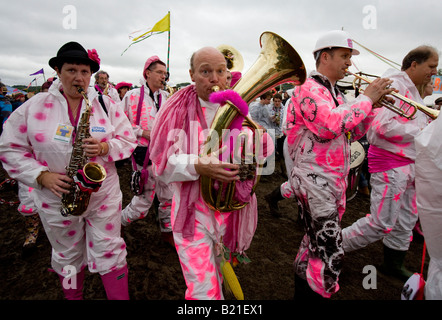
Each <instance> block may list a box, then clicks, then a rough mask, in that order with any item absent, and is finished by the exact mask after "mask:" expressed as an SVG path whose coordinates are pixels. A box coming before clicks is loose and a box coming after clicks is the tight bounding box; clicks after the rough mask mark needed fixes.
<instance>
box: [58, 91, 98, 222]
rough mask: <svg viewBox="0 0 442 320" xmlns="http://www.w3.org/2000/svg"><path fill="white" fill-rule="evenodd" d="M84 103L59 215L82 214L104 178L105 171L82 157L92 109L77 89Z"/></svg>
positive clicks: (84, 96)
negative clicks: (67, 191) (68, 184)
mask: <svg viewBox="0 0 442 320" xmlns="http://www.w3.org/2000/svg"><path fill="white" fill-rule="evenodd" d="M77 90H78V92H79V93H80V94H81V95H82V96H83V99H84V101H85V103H86V110H85V111H84V112H83V114H82V115H81V118H80V121H79V123H78V128H77V130H78V131H77V134H76V137H75V141H74V146H73V149H72V154H71V158H70V161H69V164H68V166H67V167H66V175H67V176H68V177H69V178H71V179H73V182H72V183H71V188H70V192H69V193H64V194H63V196H62V198H61V209H60V212H61V215H62V216H64V217H67V216H69V215H73V216H79V215H81V214H83V213H84V212H85V211H86V209H87V207H88V205H89V199H90V197H91V194H92V192H96V191H98V189H99V188H100V186H101V182H102V181H103V180H104V179H105V178H106V170H105V169H104V167H103V166H102V165H100V164H98V163H96V162H87V160H88V158H87V157H86V156H85V155H84V152H83V148H82V147H81V145H82V144H83V142H82V140H83V139H85V138H89V137H90V136H91V135H90V132H89V118H90V116H91V115H92V107H91V104H90V102H89V99H88V97H87V95H86V93H85V91H84V90H83V88H82V87H77Z"/></svg>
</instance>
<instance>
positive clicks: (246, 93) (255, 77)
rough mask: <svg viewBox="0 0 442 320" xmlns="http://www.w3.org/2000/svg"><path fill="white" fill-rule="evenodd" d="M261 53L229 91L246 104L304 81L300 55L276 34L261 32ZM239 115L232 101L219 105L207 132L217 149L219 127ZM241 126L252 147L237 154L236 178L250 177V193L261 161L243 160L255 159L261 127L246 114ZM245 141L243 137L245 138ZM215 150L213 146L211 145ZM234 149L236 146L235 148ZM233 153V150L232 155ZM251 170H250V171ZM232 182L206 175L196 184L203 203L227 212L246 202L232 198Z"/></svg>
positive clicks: (241, 135) (233, 184)
mask: <svg viewBox="0 0 442 320" xmlns="http://www.w3.org/2000/svg"><path fill="white" fill-rule="evenodd" d="M260 46H261V52H260V54H259V56H258V58H257V60H256V61H255V63H254V64H253V65H252V66H251V68H250V69H249V70H248V71H247V73H246V74H245V75H244V76H243V77H242V78H241V79H240V80H239V81H238V82H237V84H236V85H235V86H234V87H233V90H234V91H235V92H237V93H238V94H239V95H240V96H241V98H242V99H243V100H244V101H245V102H246V103H247V104H249V103H250V102H252V101H253V100H254V99H256V98H257V97H258V96H260V95H261V94H263V93H264V92H266V91H268V90H269V89H271V88H273V87H275V86H278V85H280V84H282V83H293V84H295V85H301V84H303V83H304V82H305V80H306V77H307V75H306V70H305V66H304V63H303V62H302V59H301V57H300V56H299V55H298V53H297V52H296V51H295V49H293V47H292V46H291V45H290V44H289V43H288V42H287V41H286V40H284V39H283V38H281V37H280V36H279V35H277V34H275V33H272V32H264V33H263V34H261V37H260ZM238 115H239V110H238V108H237V107H236V106H235V105H233V104H232V103H229V102H228V103H226V104H225V105H224V106H221V107H220V108H219V109H218V111H217V113H216V115H215V118H214V120H213V122H212V126H211V128H210V129H211V131H212V132H213V131H214V132H216V133H217V134H218V137H221V138H220V140H219V145H218V146H217V147H218V148H221V147H222V145H223V144H224V142H223V139H222V137H223V130H225V129H228V128H229V127H230V124H231V123H232V121H233V120H234V119H235V118H236V117H237V116H238ZM243 127H248V128H250V129H251V130H252V132H253V133H254V141H255V150H252V151H253V154H252V155H251V154H250V153H248V154H246V153H247V152H246V149H247V148H245V147H244V148H243V150H242V154H241V155H240V158H241V164H240V181H245V180H249V181H250V180H253V186H252V187H251V191H250V196H251V195H253V193H254V192H255V189H256V186H257V184H258V182H259V177H260V174H261V172H262V167H263V165H262V164H259V163H252V168H250V167H251V165H250V162H246V163H244V161H243V160H244V159H251V158H254V159H257V158H258V155H259V152H260V150H259V146H260V142H261V141H262V139H261V138H262V134H263V129H262V128H261V127H260V126H259V125H258V124H256V123H255V122H254V121H253V120H252V119H250V118H249V117H245V120H244V121H243ZM211 137H212V136H211V135H209V137H208V138H207V140H206V144H205V150H204V151H205V152H206V153H205V154H209V153H210V152H211V146H213V141H210V140H211ZM243 138H244V135H243V134H239V135H238V137H237V140H236V146H238V145H239V144H240V142H241V139H243ZM245 138H246V139H245V140H247V137H245ZM256 142H258V143H256ZM214 149H215V148H214ZM235 149H237V147H235ZM235 153H236V150H235V152H234V154H235ZM250 171H252V173H250ZM235 184H236V182H230V183H222V182H220V181H216V180H213V179H211V178H209V177H205V176H201V178H200V186H201V193H202V196H203V199H204V201H205V202H206V204H207V205H208V206H209V207H210V208H211V209H213V210H216V211H220V212H230V211H235V210H239V209H242V208H244V207H245V206H246V205H247V204H248V202H247V201H241V200H238V199H237V198H236V197H235V189H236V187H235Z"/></svg>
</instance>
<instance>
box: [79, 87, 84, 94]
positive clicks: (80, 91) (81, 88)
mask: <svg viewBox="0 0 442 320" xmlns="http://www.w3.org/2000/svg"><path fill="white" fill-rule="evenodd" d="M77 91H78V93H80V94H81V93H83V92H84V89H83V87H81V86H77Z"/></svg>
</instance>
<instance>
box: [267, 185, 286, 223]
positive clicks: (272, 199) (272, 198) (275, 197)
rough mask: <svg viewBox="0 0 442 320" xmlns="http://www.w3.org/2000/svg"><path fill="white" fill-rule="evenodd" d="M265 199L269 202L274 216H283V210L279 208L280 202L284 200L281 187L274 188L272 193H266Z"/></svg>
mask: <svg viewBox="0 0 442 320" xmlns="http://www.w3.org/2000/svg"><path fill="white" fill-rule="evenodd" d="M264 199H265V200H266V201H267V204H268V205H269V210H270V213H271V214H272V216H274V217H277V218H279V217H281V211H280V210H279V206H278V202H279V201H281V200H283V199H284V197H283V196H282V194H281V187H280V186H278V187H277V188H276V189H275V190H273V191H272V192H271V193H269V194H268V195H266V196H265V197H264Z"/></svg>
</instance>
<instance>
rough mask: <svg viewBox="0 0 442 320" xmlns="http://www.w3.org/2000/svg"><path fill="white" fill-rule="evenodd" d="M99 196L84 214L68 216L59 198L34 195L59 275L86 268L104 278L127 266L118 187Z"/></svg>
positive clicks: (54, 267) (93, 198)
mask: <svg viewBox="0 0 442 320" xmlns="http://www.w3.org/2000/svg"><path fill="white" fill-rule="evenodd" d="M110 184H112V182H111V183H110ZM103 186H104V184H103ZM108 186H109V184H108ZM102 188H103V187H102ZM116 188H118V193H117V192H115V190H116ZM106 189H107V190H106ZM110 189H112V190H110ZM36 191H37V190H36ZM99 193H100V196H97V197H94V194H93V196H91V199H90V202H89V206H88V209H87V210H86V211H85V213H84V214H82V215H81V216H68V217H63V216H62V215H61V213H60V206H61V205H60V199H59V198H56V197H53V198H51V199H48V198H45V197H42V196H41V194H39V192H36V193H35V196H34V202H35V205H36V206H37V208H38V211H39V214H40V219H41V221H42V224H43V227H44V229H45V231H46V235H47V237H48V239H49V241H50V243H51V246H52V268H53V269H54V270H55V272H57V273H58V274H60V275H64V274H65V273H66V269H65V270H63V268H65V267H69V268H72V267H75V269H76V270H77V271H78V272H79V271H80V270H81V269H82V268H83V267H85V266H86V265H87V266H88V268H89V271H90V272H96V273H99V274H101V275H103V274H106V273H108V272H110V271H113V270H117V269H120V268H122V267H124V266H125V265H126V264H127V262H126V255H127V252H126V244H125V242H124V240H123V238H121V236H120V231H121V200H122V194H121V191H120V190H119V184H118V183H117V184H116V186H112V187H111V188H104V190H102V189H100V191H99ZM103 193H104V195H105V196H103Z"/></svg>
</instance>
